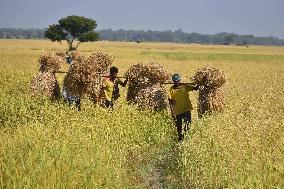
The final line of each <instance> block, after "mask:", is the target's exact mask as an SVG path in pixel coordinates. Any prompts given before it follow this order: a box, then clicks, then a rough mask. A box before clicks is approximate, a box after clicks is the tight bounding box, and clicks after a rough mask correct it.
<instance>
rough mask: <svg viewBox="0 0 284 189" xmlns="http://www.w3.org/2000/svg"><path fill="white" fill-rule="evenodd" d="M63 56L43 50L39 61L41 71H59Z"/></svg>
mask: <svg viewBox="0 0 284 189" xmlns="http://www.w3.org/2000/svg"><path fill="white" fill-rule="evenodd" d="M62 61H63V60H62V58H61V57H60V56H57V55H56V56H54V55H51V54H50V53H48V54H47V53H45V52H42V54H41V56H40V58H39V60H38V62H39V71H40V72H58V71H60V70H61V64H62Z"/></svg>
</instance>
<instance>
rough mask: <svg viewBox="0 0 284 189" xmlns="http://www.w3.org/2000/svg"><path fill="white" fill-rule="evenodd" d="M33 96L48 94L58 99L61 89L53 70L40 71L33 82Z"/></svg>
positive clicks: (47, 95)
mask: <svg viewBox="0 0 284 189" xmlns="http://www.w3.org/2000/svg"><path fill="white" fill-rule="evenodd" d="M31 94H32V96H46V97H50V98H52V99H57V98H58V97H59V96H60V89H59V85H58V82H57V80H56V77H55V74H54V73H51V72H39V73H38V74H37V75H36V76H35V77H34V78H33V79H32V82H31Z"/></svg>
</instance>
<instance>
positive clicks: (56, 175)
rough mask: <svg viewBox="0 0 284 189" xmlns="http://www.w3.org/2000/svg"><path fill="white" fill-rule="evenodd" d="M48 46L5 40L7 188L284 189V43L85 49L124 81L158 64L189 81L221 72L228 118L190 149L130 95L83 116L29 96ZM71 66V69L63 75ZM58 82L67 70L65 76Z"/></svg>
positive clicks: (1, 111) (206, 123) (204, 124)
mask: <svg viewBox="0 0 284 189" xmlns="http://www.w3.org/2000/svg"><path fill="white" fill-rule="evenodd" d="M66 48H67V44H65V43H64V42H62V44H60V43H52V42H50V41H47V40H0V86H1V87H0V188H284V148H283V146H284V47H267V46H250V47H248V48H247V47H242V46H221V45H220V46H216V45H198V44H174V43H140V44H138V43H134V42H107V41H100V42H96V43H82V44H80V46H79V48H78V50H79V51H81V52H82V53H83V54H85V55H87V54H91V52H92V51H93V50H96V49H97V50H104V51H108V52H110V53H112V54H113V55H114V56H115V60H114V65H115V66H117V67H118V68H119V75H123V74H124V73H125V72H126V71H127V69H128V68H129V67H130V66H131V65H133V64H136V63H139V62H147V61H150V60H154V61H156V62H158V63H160V64H162V65H163V66H164V67H165V69H166V70H168V71H169V72H170V73H180V74H181V75H182V78H183V81H185V82H186V81H189V77H190V76H192V75H193V74H194V73H195V71H196V70H197V69H198V68H202V67H203V66H205V65H209V66H212V67H216V68H219V69H222V70H223V71H224V72H225V74H226V77H227V83H226V84H225V86H224V94H225V101H226V107H225V111H224V112H223V113H218V114H217V113H216V114H214V115H212V116H208V117H203V118H202V119H198V117H197V110H196V107H197V96H198V94H197V92H193V93H191V94H190V98H191V100H192V103H193V105H194V108H195V109H194V111H193V112H192V113H193V124H192V125H191V130H190V133H189V134H188V135H187V136H186V138H185V140H184V141H183V142H182V143H178V142H177V136H176V135H177V134H176V130H175V125H174V123H173V121H172V120H171V117H170V116H169V115H168V113H167V112H157V113H154V112H139V111H138V110H137V108H136V107H135V106H131V105H128V104H126V101H125V95H126V90H127V89H122V90H121V93H122V97H121V98H120V99H119V101H118V102H117V104H116V105H115V110H114V111H113V112H109V111H108V110H105V109H103V108H101V107H97V106H95V105H93V104H92V103H91V102H90V101H88V100H87V99H84V100H83V102H82V111H80V112H78V111H77V110H76V109H75V108H73V107H71V108H70V107H68V105H66V104H64V102H63V101H59V102H51V101H49V100H47V99H42V98H32V97H31V96H30V91H29V88H30V82H31V79H32V77H33V76H34V75H35V74H36V73H37V71H38V62H37V59H38V58H39V56H40V54H41V52H42V50H45V51H46V52H57V51H65V50H66ZM67 69H68V65H67V64H66V65H64V70H67ZM57 78H58V80H59V82H60V83H62V80H63V78H64V74H57Z"/></svg>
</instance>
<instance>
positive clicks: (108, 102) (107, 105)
mask: <svg viewBox="0 0 284 189" xmlns="http://www.w3.org/2000/svg"><path fill="white" fill-rule="evenodd" d="M101 106H102V107H104V108H110V109H113V102H112V101H109V100H105V102H104V103H103V104H101Z"/></svg>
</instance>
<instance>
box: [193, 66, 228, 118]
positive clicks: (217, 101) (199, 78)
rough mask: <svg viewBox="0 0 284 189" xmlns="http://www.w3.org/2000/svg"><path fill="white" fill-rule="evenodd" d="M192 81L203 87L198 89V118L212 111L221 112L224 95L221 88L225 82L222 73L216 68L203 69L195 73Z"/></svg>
mask: <svg viewBox="0 0 284 189" xmlns="http://www.w3.org/2000/svg"><path fill="white" fill-rule="evenodd" d="M192 80H193V82H194V83H196V84H197V85H199V86H204V88H200V89H199V97H198V116H199V117H202V116H203V115H204V114H206V113H209V114H210V113H212V112H213V111H219V112H221V111H223V109H224V94H223V91H222V88H221V87H222V86H223V85H224V84H225V82H226V77H225V74H224V72H223V71H222V70H219V69H216V68H211V67H204V68H201V69H198V70H197V71H196V73H195V75H194V76H193V77H192Z"/></svg>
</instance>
